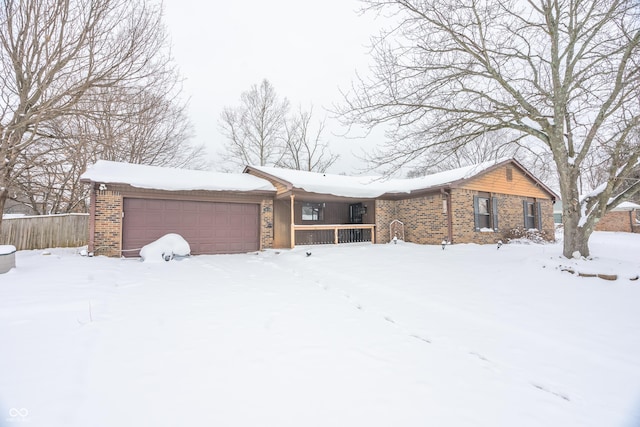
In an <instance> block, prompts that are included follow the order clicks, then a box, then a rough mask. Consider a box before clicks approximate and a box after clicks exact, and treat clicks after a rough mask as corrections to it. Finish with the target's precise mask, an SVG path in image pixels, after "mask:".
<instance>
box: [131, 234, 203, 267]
mask: <svg viewBox="0 0 640 427" xmlns="http://www.w3.org/2000/svg"><path fill="white" fill-rule="evenodd" d="M189 254H191V247H190V246H189V242H187V241H186V240H185V239H184V238H183V237H182V236H181V235H179V234H175V233H169V234H165V235H164V236H162V237H160V238H159V239H158V240H156V241H155V242H152V243H149V244H148V245H145V246H144V247H143V248H142V249H140V256H141V257H142V260H143V261H144V262H160V261H170V260H172V259H173V257H174V256H176V255H177V256H187V255H189Z"/></svg>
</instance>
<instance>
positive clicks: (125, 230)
mask: <svg viewBox="0 0 640 427" xmlns="http://www.w3.org/2000/svg"><path fill="white" fill-rule="evenodd" d="M259 208H260V205H259V204H257V203H233V202H204V201H189V200H164V199H145V198H131V197H125V198H124V199H123V205H122V210H123V218H122V254H123V255H124V256H128V257H135V256H139V249H140V248H141V247H142V246H144V245H146V244H148V243H150V242H152V241H154V240H156V239H158V238H159V237H161V236H163V235H165V234H167V233H178V234H180V235H181V236H182V237H184V238H185V239H186V240H187V241H188V242H189V245H190V246H191V253H192V254H193V255H200V254H223V253H225V254H228V253H242V252H251V251H256V250H258V249H260V209H259Z"/></svg>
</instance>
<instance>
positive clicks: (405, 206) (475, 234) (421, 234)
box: [376, 189, 554, 245]
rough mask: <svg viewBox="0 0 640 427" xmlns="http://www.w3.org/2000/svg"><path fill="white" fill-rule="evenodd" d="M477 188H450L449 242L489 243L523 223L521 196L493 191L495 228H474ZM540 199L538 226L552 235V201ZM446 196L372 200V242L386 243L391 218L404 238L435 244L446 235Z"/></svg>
mask: <svg viewBox="0 0 640 427" xmlns="http://www.w3.org/2000/svg"><path fill="white" fill-rule="evenodd" d="M477 194H478V192H477V191H474V190H467V189H454V190H452V192H451V209H452V219H451V221H452V238H453V243H479V244H493V243H496V242H497V241H498V240H504V239H505V234H506V233H507V232H508V231H509V230H510V229H513V228H523V227H524V213H523V207H522V202H523V200H526V198H525V197H522V196H512V195H507V194H497V195H495V197H496V198H497V199H498V232H493V231H491V232H481V231H476V230H475V223H474V215H473V196H475V195H477ZM537 200H538V201H540V203H541V206H540V208H541V214H542V228H543V230H544V231H545V233H546V234H547V236H549V237H550V238H553V236H554V223H553V204H552V202H551V200H547V199H542V200H541V199H537ZM445 202H446V198H445V197H444V196H443V195H442V194H440V193H434V194H432V195H427V196H423V197H417V198H411V199H405V200H377V201H376V242H377V243H388V242H389V240H390V236H389V224H390V223H391V221H393V220H394V219H398V220H400V221H402V222H403V223H404V233H405V240H406V241H407V242H413V243H420V244H429V245H439V244H440V243H441V242H442V241H443V240H445V239H448V235H449V233H448V218H447V207H446V206H445Z"/></svg>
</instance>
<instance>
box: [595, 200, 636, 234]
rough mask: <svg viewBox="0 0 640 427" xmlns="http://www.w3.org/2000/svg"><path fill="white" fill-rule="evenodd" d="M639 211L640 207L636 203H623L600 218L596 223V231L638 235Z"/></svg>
mask: <svg viewBox="0 0 640 427" xmlns="http://www.w3.org/2000/svg"><path fill="white" fill-rule="evenodd" d="M639 210H640V205H638V204H636V203H631V202H622V203H620V204H619V205H618V206H616V207H615V208H613V209H612V210H611V211H609V212H607V213H606V214H605V215H604V216H603V217H602V218H600V220H599V221H598V222H597V223H596V227H595V230H597V231H624V232H627V233H638V232H640V223H639V222H638V216H637V215H638V211H639Z"/></svg>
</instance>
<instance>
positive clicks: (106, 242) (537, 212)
mask: <svg viewBox="0 0 640 427" xmlns="http://www.w3.org/2000/svg"><path fill="white" fill-rule="evenodd" d="M244 172H245V173H244V174H219V173H212V172H195V171H187V170H179V169H169V168H157V167H150V166H140V165H129V164H121V163H113V162H105V161H99V162H97V163H96V164H95V165H94V166H92V167H90V168H89V170H88V171H87V172H86V173H85V174H84V175H83V177H82V180H83V182H86V183H90V184H91V185H92V187H93V191H92V192H91V194H92V203H91V226H90V228H91V230H90V234H91V236H90V242H91V243H90V250H91V251H93V252H95V253H96V254H100V253H102V254H107V255H111V256H119V255H120V254H123V255H125V256H126V255H137V252H136V250H137V249H139V248H140V247H141V246H142V245H144V244H146V243H149V242H150V241H152V240H154V239H156V238H158V237H160V236H162V235H163V234H165V233H169V232H176V233H179V234H182V235H183V236H184V237H185V238H186V239H187V241H189V243H190V244H191V246H192V249H193V253H194V254H199V253H233V252H249V251H253V250H259V249H265V248H292V247H294V246H295V245H296V244H318V243H346V242H359V241H371V242H375V243H386V242H389V241H390V240H391V239H392V238H393V234H392V232H391V229H390V226H391V224H392V223H394V224H402V226H403V228H402V231H403V233H402V236H399V237H401V238H404V240H406V241H408V242H414V243H421V244H440V243H441V242H442V241H443V240H447V241H448V242H451V243H495V242H497V241H498V240H500V239H503V238H504V236H505V235H506V234H507V233H508V232H509V231H510V230H511V229H515V228H520V229H532V228H535V229H538V230H541V231H543V232H544V234H546V235H547V236H549V238H553V229H554V225H553V203H554V201H555V200H556V198H557V196H556V195H555V193H554V192H553V191H551V190H550V189H549V188H548V187H546V186H545V185H544V184H543V183H542V182H540V181H539V180H538V179H536V178H535V177H534V176H533V175H532V174H531V173H529V172H528V171H527V170H526V169H525V168H524V167H523V166H522V165H520V163H518V162H517V161H515V160H504V161H501V162H499V163H497V164H495V163H483V164H479V165H474V166H469V167H464V168H459V169H455V170H451V171H446V172H441V173H437V174H433V175H429V176H426V177H421V178H413V179H391V180H382V179H381V178H380V177H350V176H341V175H331V174H323V173H314V172H304V171H295V170H287V169H278V168H271V167H259V166H247V167H246V168H245V171H244ZM395 230H396V232H397V228H396V229H395Z"/></svg>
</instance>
